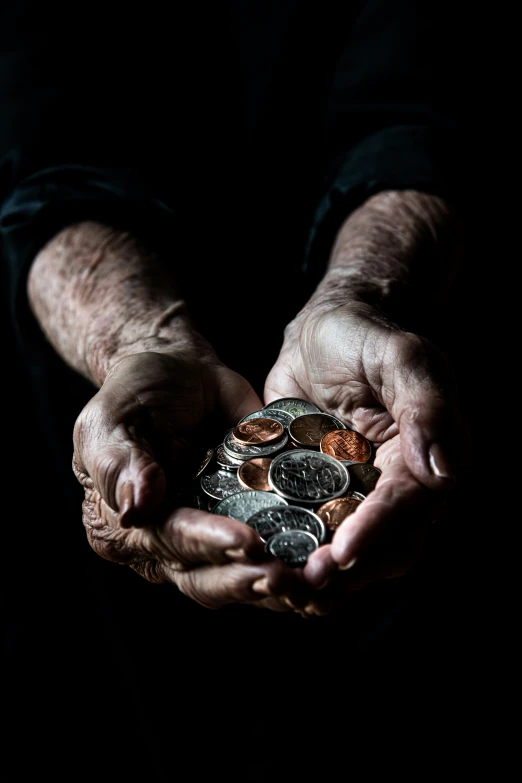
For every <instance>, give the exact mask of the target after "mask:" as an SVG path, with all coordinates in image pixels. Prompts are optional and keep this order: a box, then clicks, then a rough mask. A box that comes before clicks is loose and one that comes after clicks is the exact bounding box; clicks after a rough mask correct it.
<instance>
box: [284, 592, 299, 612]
mask: <svg viewBox="0 0 522 783" xmlns="http://www.w3.org/2000/svg"><path fill="white" fill-rule="evenodd" d="M281 600H282V602H283V603H284V604H286V605H287V606H289V607H290V609H299V607H298V606H297V604H294V602H293V601H292V599H291V598H289V597H288V596H287V595H282V596H281Z"/></svg>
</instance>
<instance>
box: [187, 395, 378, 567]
mask: <svg viewBox="0 0 522 783" xmlns="http://www.w3.org/2000/svg"><path fill="white" fill-rule="evenodd" d="M374 457H375V448H374V445H373V444H372V443H371V442H370V441H369V440H367V439H366V438H365V437H364V436H363V435H362V434H361V433H359V432H357V431H356V430H354V429H350V428H349V427H347V426H346V424H344V423H343V422H342V421H341V420H340V419H338V418H336V417H335V416H332V415H331V414H329V413H325V412H324V411H321V410H320V408H318V407H317V406H316V405H314V404H313V403H311V402H308V401H307V400H301V399H298V398H295V397H291V398H281V399H279V400H274V401H273V402H271V403H269V404H268V405H265V407H264V408H262V409H261V410H258V411H255V412H254V413H251V414H249V415H248V416H245V417H244V418H243V419H241V421H239V422H238V424H237V425H236V426H235V427H233V428H232V429H230V430H229V431H228V432H227V433H226V434H225V437H224V439H223V442H222V443H220V444H218V445H217V446H215V447H212V448H209V449H208V450H207V452H206V454H205V457H204V459H203V461H202V462H201V465H200V466H199V469H198V470H197V472H196V475H195V477H194V481H195V482H197V483H196V491H195V493H194V505H195V506H196V507H197V508H202V509H205V510H207V511H210V512H212V513H213V514H220V515H222V516H228V517H231V518H233V519H238V520H240V521H241V522H244V523H245V524H247V525H249V526H250V527H252V528H253V529H254V530H256V532H257V533H258V534H259V536H260V537H261V539H262V540H263V542H264V544H265V548H266V550H267V551H268V552H270V553H271V554H272V555H274V556H275V557H279V558H281V559H282V560H283V561H284V562H285V563H286V564H287V565H289V566H291V567H302V566H304V565H305V564H306V561H307V559H308V557H309V555H310V554H311V553H312V552H313V551H314V550H315V549H317V548H318V547H319V546H321V544H324V543H326V542H328V541H329V540H331V537H332V535H333V533H334V532H335V530H336V529H337V527H339V525H340V524H341V523H342V522H343V520H344V519H346V517H347V516H349V515H350V514H352V513H353V512H354V511H355V510H356V508H357V507H358V505H359V504H360V503H362V502H363V501H364V500H365V498H366V496H367V495H368V494H369V493H370V492H371V491H372V490H373V489H374V487H375V485H376V483H377V481H378V479H379V476H380V474H381V472H380V470H379V469H378V468H376V467H375V466H374V465H373V464H372V462H373V459H374Z"/></svg>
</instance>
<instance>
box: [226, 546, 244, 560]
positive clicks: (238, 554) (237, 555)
mask: <svg viewBox="0 0 522 783" xmlns="http://www.w3.org/2000/svg"><path fill="white" fill-rule="evenodd" d="M225 555H226V556H227V557H229V558H230V560H248V558H247V556H246V553H245V550H244V549H241V547H239V548H238V549H225Z"/></svg>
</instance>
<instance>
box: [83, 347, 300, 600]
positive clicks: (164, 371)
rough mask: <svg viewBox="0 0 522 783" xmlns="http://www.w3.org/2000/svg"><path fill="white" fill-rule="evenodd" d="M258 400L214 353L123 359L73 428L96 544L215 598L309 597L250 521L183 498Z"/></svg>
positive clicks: (153, 577)
mask: <svg viewBox="0 0 522 783" xmlns="http://www.w3.org/2000/svg"><path fill="white" fill-rule="evenodd" d="M260 407H262V403H261V401H260V400H259V398H258V396H257V394H256V393H255V392H254V390H253V389H252V387H251V386H250V384H249V383H248V382H247V381H246V380H245V379H244V378H242V377H241V376H240V375H238V374H237V373H235V372H233V371H232V370H230V369H228V368H227V367H225V366H223V365H222V364H221V363H219V362H217V361H216V362H215V363H213V362H209V361H206V362H203V361H200V360H198V359H197V358H196V359H195V358H187V357H179V356H172V355H168V354H161V353H152V352H150V353H139V354H135V355H132V356H128V357H126V358H124V359H122V360H120V361H119V362H118V363H117V364H116V365H115V366H114V367H113V368H112V370H111V371H110V373H109V374H108V376H107V378H106V380H105V382H104V384H103V386H102V387H101V389H100V390H99V391H98V392H97V393H96V394H95V396H94V397H93V398H92V399H91V400H90V401H89V403H88V404H87V405H86V407H85V408H84V409H83V411H82V412H81V413H80V415H79V417H78V419H77V421H76V424H75V428H74V438H73V440H74V457H73V470H74V473H75V475H76V477H77V479H78V480H79V481H80V483H81V484H82V486H83V487H84V490H85V499H84V502H83V522H84V525H85V529H86V532H87V537H88V540H89V543H90V545H91V547H92V548H93V549H94V551H95V552H97V553H98V554H99V555H100V556H101V557H103V558H105V559H107V560H111V561H113V562H116V563H121V564H126V565H129V566H130V567H131V568H133V569H134V570H135V571H137V572H138V573H139V574H140V575H142V576H143V577H144V578H145V579H147V580H148V581H150V582H155V583H172V584H175V585H176V586H177V587H178V588H179V589H180V590H181V592H183V593H184V594H185V595H187V596H188V597H190V598H191V599H193V600H194V601H196V602H197V603H199V604H201V605H203V606H206V607H209V608H214V609H217V608H219V607H221V606H224V605H226V604H230V603H253V604H255V605H258V606H264V607H266V608H269V609H273V610H276V611H289V610H291V609H292V608H294V607H295V606H298V605H302V604H303V603H306V600H307V599H306V597H305V593H306V594H307V591H308V588H307V586H306V584H305V583H304V580H303V578H302V574H300V573H298V572H297V571H295V570H294V571H292V569H290V568H288V566H286V565H284V564H283V563H282V562H281V561H280V560H278V559H276V558H274V557H272V556H269V555H267V554H266V553H265V550H264V545H263V543H262V541H261V539H260V537H259V536H258V534H257V533H256V532H255V531H254V530H253V529H252V528H250V527H249V526H248V525H246V524H244V523H243V522H240V521H237V520H234V519H229V518H228V517H222V516H217V515H213V514H210V513H207V512H206V511H202V510H199V509H195V508H190V507H188V506H187V505H186V504H184V503H183V498H184V492H185V488H186V486H187V483H188V484H190V481H191V480H193V477H194V475H195V473H196V471H197V469H198V466H199V463H200V461H201V458H202V457H203V456H204V454H205V451H206V449H207V448H208V447H209V446H212V445H215V444H217V443H218V442H220V441H219V439H220V438H222V436H223V432H224V430H225V429H226V427H230V426H233V425H234V424H236V423H237V421H238V420H239V419H240V418H242V417H243V416H245V415H247V414H248V413H250V412H252V411H253V410H257V409H259V408H260Z"/></svg>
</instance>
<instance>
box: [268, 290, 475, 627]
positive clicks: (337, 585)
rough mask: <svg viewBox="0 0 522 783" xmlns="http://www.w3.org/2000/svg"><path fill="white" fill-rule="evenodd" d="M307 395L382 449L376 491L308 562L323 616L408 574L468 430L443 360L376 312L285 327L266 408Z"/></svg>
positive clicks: (334, 314)
mask: <svg viewBox="0 0 522 783" xmlns="http://www.w3.org/2000/svg"><path fill="white" fill-rule="evenodd" d="M287 396H296V397H301V398H304V399H307V400H310V401H311V402H313V403H315V404H316V405H318V406H319V407H320V408H321V409H322V410H324V411H325V412H329V413H332V414H334V415H335V416H337V417H338V418H340V419H341V420H342V421H344V422H345V423H346V424H347V425H348V426H349V427H352V428H353V429H355V430H357V431H359V432H360V433H362V434H363V435H364V436H365V437H366V438H368V439H369V440H370V441H372V442H374V443H375V444H376V446H377V452H376V457H375V466H376V467H378V468H379V469H380V470H381V471H382V475H381V476H380V478H379V481H378V483H377V486H376V488H375V489H374V490H373V491H372V492H371V493H370V494H369V496H368V497H367V498H366V499H365V500H364V502H363V503H361V504H360V505H359V506H358V508H357V510H356V512H355V513H353V514H351V515H350V516H349V517H348V518H347V519H346V520H345V521H344V523H343V524H342V525H341V526H340V527H339V528H338V529H337V530H336V532H335V535H334V537H333V539H332V542H331V543H330V544H326V545H323V546H321V547H320V548H319V549H318V550H316V551H315V552H314V553H313V554H312V555H311V556H310V558H309V560H308V563H307V565H306V567H305V569H304V576H305V578H306V579H307V581H308V582H309V583H310V584H311V585H315V586H316V587H321V586H323V585H324V584H325V582H327V586H326V587H324V589H322V590H320V592H319V593H318V594H317V596H316V609H317V612H318V613H322V612H323V611H327V609H329V608H331V606H332V605H334V606H335V605H336V604H338V603H342V602H343V601H344V599H345V596H346V595H348V594H350V593H351V592H353V591H354V590H359V589H361V588H363V587H365V586H367V585H368V584H370V583H372V582H375V581H380V580H382V579H386V578H392V577H396V576H400V575H403V574H405V573H406V572H407V571H409V570H410V569H411V567H412V566H413V565H414V563H415V562H417V560H418V557H419V555H420V553H421V551H422V549H423V544H424V542H425V537H426V534H427V531H428V530H429V528H430V523H432V522H433V521H434V519H435V518H436V516H437V514H438V513H439V509H440V507H441V505H443V504H444V502H445V501H446V500H447V498H448V497H449V494H450V493H451V491H452V490H453V489H454V487H455V482H456V480H457V478H458V476H459V471H460V469H461V466H462V465H461V463H464V464H465V463H466V462H468V460H469V449H470V447H469V438H468V430H467V427H466V424H465V421H464V419H463V416H462V415H461V412H460V410H459V407H458V403H457V400H456V396H455V389H454V383H453V380H452V373H451V371H450V368H449V366H448V363H447V361H446V358H445V356H444V355H443V354H442V353H441V352H440V351H439V350H438V349H437V348H436V347H435V346H434V345H433V344H432V343H430V342H428V341H427V340H425V339H423V338H421V337H419V336H417V335H414V334H412V333H407V332H404V331H401V330H400V329H399V328H398V327H396V326H394V325H391V324H388V323H386V322H385V321H384V320H383V319H382V317H379V316H378V315H377V313H376V312H375V311H373V310H372V309H371V308H370V307H368V306H365V305H362V304H361V303H352V304H346V305H344V306H341V307H336V308H333V309H330V310H326V309H325V308H324V307H323V309H322V310H321V311H317V310H315V311H314V309H313V308H309V309H306V308H305V310H303V311H302V312H301V313H300V315H299V316H298V317H297V318H296V319H295V320H294V321H293V322H292V323H291V324H290V325H289V326H288V327H287V330H286V333H285V340H284V344H283V348H282V350H281V353H280V356H279V358H278V360H277V362H276V364H275V366H274V367H273V369H272V371H271V372H270V374H269V376H268V378H267V381H266V386H265V403H269V402H270V401H271V400H273V399H275V398H278V397H287Z"/></svg>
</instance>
